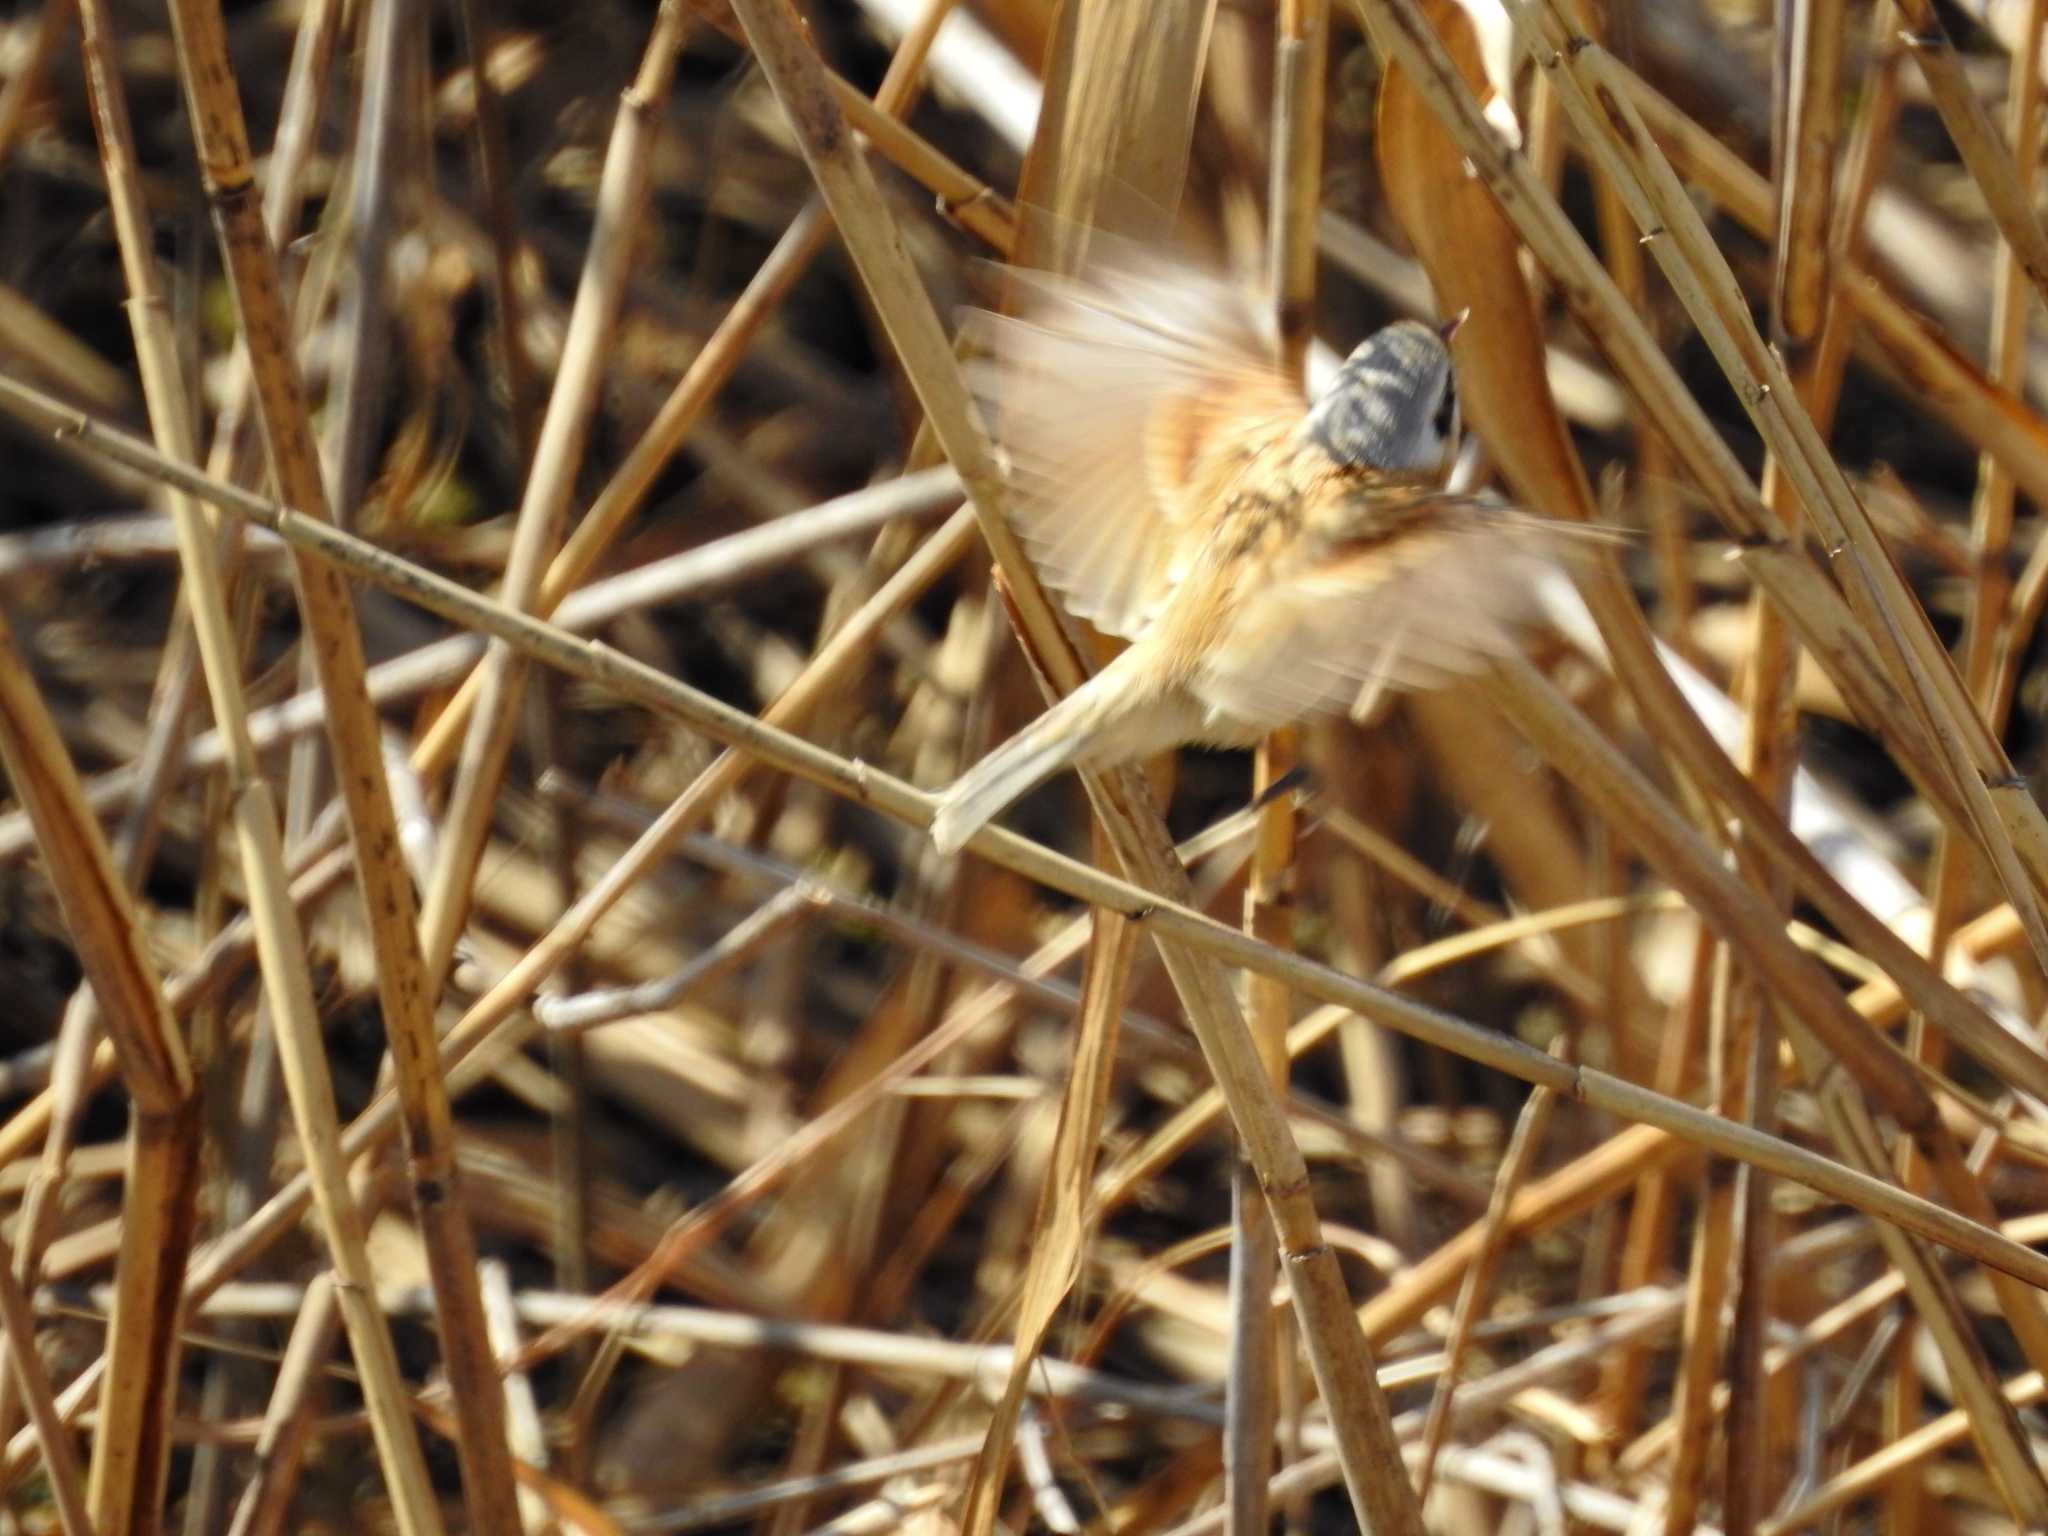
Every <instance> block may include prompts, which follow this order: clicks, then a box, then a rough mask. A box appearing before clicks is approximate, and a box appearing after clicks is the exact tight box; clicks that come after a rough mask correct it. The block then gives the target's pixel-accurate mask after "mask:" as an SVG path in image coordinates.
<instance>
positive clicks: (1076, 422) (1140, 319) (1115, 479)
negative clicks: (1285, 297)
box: [966, 262, 1306, 637]
mask: <svg viewBox="0 0 2048 1536" xmlns="http://www.w3.org/2000/svg"><path fill="white" fill-rule="evenodd" d="M1008 276H1009V278H1010V280H1011V282H1012V283H1013V285H1014V287H1013V290H1012V291H1013V293H1014V294H1016V295H1018V296H1019V313H1018V314H1017V315H1015V316H1014V317H1012V316H1003V315H995V314H990V313H987V312H983V311H976V312H974V313H973V314H971V315H970V316H969V318H968V320H967V323H966V329H967V332H968V341H969V347H970V353H971V354H972V353H979V354H980V355H979V357H978V359H977V360H976V361H974V362H972V363H971V364H970V372H969V378H970V382H971V383H972V385H973V387H974V389H975V391H976V393H977V395H979V396H980V397H981V398H982V400H983V401H984V402H985V404H986V405H987V407H988V409H989V412H990V416H991V418H992V420H993V423H994V426H995V431H996V437H997V440H998V441H999V442H1000V443H1001V445H1002V447H1003V449H1004V451H1005V453H1006V455H1007V457H1008V459H1009V463H1010V471H1011V482H1012V491H1013V504H1012V516H1013V519H1014V521H1015V524H1016V528H1017V533H1018V537H1019V538H1021V539H1022V540H1023V541H1024V544H1025V547H1026V548H1027V549H1028V550H1029V551H1030V552H1031V555H1032V558H1033V559H1034V560H1035V561H1036V562H1037V563H1038V565H1039V568H1040V571H1041V574H1042V575H1043V576H1044V578H1045V580H1046V583H1047V584H1048V585H1049V586H1051V587H1053V588H1054V590H1056V591H1057V592H1059V593H1060V594H1061V596H1062V597H1063V598H1064V599H1065V601H1066V604H1067V606H1068V607H1069V608H1070V609H1072V611H1073V612H1075V613H1076V614H1078V615H1080V616H1081V617H1082V618H1085V619H1087V620H1089V621H1090V622H1091V623H1093V624H1095V625H1096V626H1097V627H1098V628H1100V629H1103V630H1105V631H1107V632H1108V633H1111V634H1116V635H1123V636H1126V637H1135V636H1136V635H1137V634H1138V633H1140V632H1142V631H1143V629H1144V628H1145V627H1146V625H1147V624H1149V623H1150V622H1151V620H1152V619H1153V618H1154V617H1155V616H1156V615H1157V614H1158V612H1159V609H1160V607H1161V605H1163V604H1164V602H1165V601H1166V598H1167V596H1168V594H1169V593H1170V592H1171V591H1172V589H1173V585H1174V582H1175V581H1176V580H1177V578H1178V576H1179V571H1178V569H1177V568H1176V565H1175V549H1176V546H1177V545H1180V544H1182V543H1183V542H1184V541H1183V540H1180V539H1178V538H1177V537H1176V536H1175V535H1176V533H1177V531H1178V530H1180V529H1181V528H1183V527H1185V526H1186V524H1187V523H1188V522H1189V520H1190V519H1192V518H1194V517H1196V516H1198V515H1199V514H1200V513H1201V512H1202V510H1203V508H1202V506H1201V505H1200V503H1201V502H1202V501H1203V500H1204V498H1203V497H1202V496H1201V495H1200V494H1199V491H1198V487H1200V486H1201V485H1202V484H1203V483H1204V481H1205V479H1206V478H1207V475H1206V466H1207V465H1208V464H1209V462H1210V461H1211V460H1212V458H1213V455H1215V454H1216V453H1217V452H1219V451H1225V450H1226V449H1227V445H1229V444H1231V443H1236V442H1246V441H1255V440H1259V439H1260V438H1261V437H1262V436H1263V438H1265V439H1268V440H1270V438H1271V437H1273V436H1274V435H1276V434H1278V433H1281V432H1285V431H1288V430H1290V429H1292V428H1293V427H1294V426H1295V425H1297V424H1298V423H1299V421H1300V420H1301V417H1302V414H1303V412H1304V410H1305V409H1306V402H1305V400H1304V399H1303V397H1302V395H1301V393H1300V391H1299V390H1298V389H1297V388H1296V387H1295V386H1294V384H1293V383H1292V381H1291V380H1289V379H1288V378H1287V377H1286V376H1285V375H1284V374H1282V373H1281V372H1280V371H1279V369H1277V368H1276V367H1275V366H1274V365H1273V364H1272V363H1271V361H1270V360H1269V359H1268V357H1267V354H1266V350H1265V346H1264V343H1263V342H1262V340H1261V338H1260V335H1259V330H1258V325H1257V323H1256V320H1255V319H1254V317H1253V315H1252V313H1251V311H1250V309H1249V307H1248V306H1247V305H1246V304H1245V303H1244V302H1243V300H1242V299H1241V297H1240V296H1239V295H1238V294H1237V292H1236V291H1235V290H1234V289H1232V288H1230V287H1228V286H1227V285H1225V284H1223V283H1221V282H1217V281H1214V280H1212V279H1209V278H1206V277H1203V276H1201V275H1199V274H1196V273H1192V272H1190V271H1188V270H1187V269H1185V268H1183V267H1180V266H1177V265H1170V264H1166V263H1163V262H1162V263H1153V264H1150V265H1143V264H1140V265H1135V266H1130V267H1114V268H1102V269H1098V270H1096V271H1095V272H1093V273H1091V274H1090V275H1089V277H1088V278H1086V279H1084V280H1073V279H1067V278H1061V277H1057V276H1054V275H1052V274H1049V273H1044V272H1030V271H1023V270H1016V269H1012V270H1011V271H1010V272H1009V274H1008Z"/></svg>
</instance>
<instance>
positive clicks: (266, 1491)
mask: <svg viewBox="0 0 2048 1536" xmlns="http://www.w3.org/2000/svg"><path fill="white" fill-rule="evenodd" d="M337 1285H338V1281H337V1279H336V1276H335V1274H334V1272H333V1271H331V1270H330V1271H328V1272H327V1273H324V1274H319V1275H315V1276H314V1277H313V1279H312V1280H311V1282H310V1283H309V1284H308V1285H307V1286H306V1289H305V1293H304V1295H302V1296H301V1297H300V1298H299V1304H298V1309H297V1312H296V1314H295V1316H294V1317H293V1320H292V1331H291V1337H290V1339H289V1340H288V1341H287V1342H286V1344H285V1351H284V1358H283V1359H282V1360H280V1361H279V1362H278V1367H277V1382H276V1384H275V1386H274V1387H273V1388H272V1390H271V1394H270V1404H269V1406H268V1407H267V1408H266V1409H265V1410H264V1414H263V1428H262V1430H261V1432H260V1433H259V1434H258V1436H257V1440H256V1453H257V1460H256V1475H255V1476H254V1477H252V1478H251V1479H250V1480H249V1482H248V1484H247V1485H246V1486H245V1487H244V1488H243V1489H242V1497H241V1499H240V1501H239V1502H238V1503H237V1504H236V1505H235V1513H234V1516H233V1518H232V1520H230V1522H229V1524H228V1536H277V1532H278V1531H280V1530H282V1529H283V1527H284V1522H285V1518H286V1515H287V1513H288V1512H289V1510H290V1506H291V1497H292V1492H293V1490H294V1489H295V1488H296V1486H297V1484H298V1479H299V1471H300V1468H301V1467H302V1466H303V1464H304V1462H305V1456H306V1448H307V1445H308V1442H309V1440H310V1438H311V1434H312V1428H313V1424H312V1414H313V1406H314V1404H315V1403H316V1402H317V1401H318V1392H319V1388H320V1384H321V1376H322V1372H323V1370H324V1368H325V1365H326V1361H327V1358H328V1356H329V1355H330V1354H331V1353H332V1352H333V1350H334V1342H335V1336H336V1335H337V1334H338V1333H340V1331H341V1326H342V1309H341V1306H340V1300H339V1295H338V1292H337V1289H336V1287H337Z"/></svg>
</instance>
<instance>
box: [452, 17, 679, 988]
mask: <svg viewBox="0 0 2048 1536" xmlns="http://www.w3.org/2000/svg"><path fill="white" fill-rule="evenodd" d="M686 30H687V27H686V24H685V13H684V7H683V5H682V3H681V0H663V4H662V5H661V7H660V9H659V10H658V11H657V12H656V13H655V21H654V25H653V28H652V29H651V31H650V32H649V34H648V38H647V45H646V48H645V50H644V51H643V52H642V54H641V57H640V66H639V69H638V71H637V72H636V74H635V75H634V78H633V82H632V84H631V85H630V86H628V87H627V88H626V89H625V90H624V91H623V92H621V93H620V96H619V109H618V115H617V116H616V117H615V118H614V119H613V120H612V134H611V141H610V143H609V145H608V146H607V148H606V151H605V157H604V174H603V180H602V181H601V183H600V185H599V188H598V194H597V212H596V217H595V220H594V222H593V223H592V226H591V235H590V249H589V252H588V254H587V255H586V257H585V260H584V265H583V271H582V275H581V276H580V278H579V279H578V281H577V285H576V299H575V303H574V305H573V306H572V308H571V310H570V313H569V327H568V333H567V335H566V336H565V337H564V338H563V341H562V360H561V365H560V367H559V368H558V369H557V371H556V374H555V384H554V389H553V391H552V392H551V393H550V394H549V396H548V404H547V412H546V415H545V416H544V417H543V418H542V421H541V426H540V435H539V437H538V438H537V439H536V441H535V443H534V449H533V467H532V469H531V471H530V472H529V473H528V475H527V477H526V489H525V492H524V494H523V495H522V497H521V498H520V503H519V510H518V513H517V514H516V516H515V518H514V521H513V532H512V550H511V553H510V555H509V556H508V557H507V559H506V563H505V579H504V587H503V590H504V595H505V600H506V601H507V602H508V603H510V604H512V605H513V606H514V607H517V608H527V609H532V608H535V607H536V599H537V595H538V592H539V589H540V581H541V574H542V572H543V570H544V569H545V567H546V563H547V561H548V559H549V558H550V557H551V556H552V555H553V553H554V551H555V549H556V547H557V546H558V545H559V544H560V543H561V538H562V523H563V520H564V518H565V517H566V515H567V513H568V508H569V498H570V496H571V494H572V493H573V492H574V490H575V482H576V474H577V471H578V470H579V469H580V468H581V466H582V462H583V448H584V444H585V442H586V440H587V439H588V436H589V432H590V424H591V419H592V417H593V415H594V414H595V412H596V409H597V403H598V390H599V386H600V385H601V383H602V382H603V378H604V372H605V366H606V363H607V362H608V361H609V356H610V345H611V340H612V336H613V332H614V330H615V328H616V326H617V324H618V318H619V312H620V309H621V307H622V305H623V303H624V299H625V282H626V274H627V272H628V270H629V268H630V266H631V264H632V261H633V257H634V253H635V250H636V249H637V247H638V243H639V235H640V221H641V218H642V216H643V215H644V213H645V211H646V204H647V183H648V174H649V166H650V163H651V160H652V157H653V152H654V141H655V137H656V133H657V128H658V125H659V123H660V121H661V116H662V111H663V108H664V107H665V105H666V103H667V101H668V94H669V88H670V86H671V84H672V83H673V81H674V78H675V61H676V54H677V51H678V50H679V49H680V48H681V47H682V42H683V37H684V35H685V32H686ZM481 678H482V681H481V683H480V684H479V693H478V698H477V705H476V709H475V711H474V713H473V714H472V715H471V717H470V720H469V728H468V733H467V734H466V735H465V736H464V738H463V743H462V753H461V757H460V759H459V760H458V761H457V763H456V768H455V782H454V784H453V786H452V787H451V789H450V790H449V794H448V805H447V809H446V811H445V812H444V814H443V816H442V818H441V837H440V846H439V850H438V853H437V856H436V859H435V863H434V873H433V878H432V879H431V880H430V881H429V882H428V885H427V888H426V894H425V896H424V897H423V898H422V900H421V903H420V937H419V944H420V948H421V950H422V952H423V953H424V955H425V965H426V974H427V976H428V977H429V978H431V979H432V985H433V986H434V987H435V988H436V989H438V986H439V984H440V981H441V979H442V978H443V977H445V976H446V974H447V971H448V966H449V963H450V961H451V960H452V959H453V957H454V954H455V944H456V940H457V938H458V937H459V936H460V934H461V932H462V927H463V923H464V921H465V920H466V919H467V917H468V915H469V905H470V900H471V888H472V886H473V885H474V883H475V880H476V872H477V865H478V862H479V861H480V860H481V859H482V858H483V849H484V840H485V838H486V837H487V836H488V835H489V833H490V826H491V818H492V813H493V811H494V810H495V809H496V806H497V801H498V792H499V787H500V784H501V781H502V779H503V776H504V771H505V759H506V757H507V755H508V754H509V753H510V752H511V750H512V735H513V732H514V730H515V729H516V728H517V726H518V721H519V706H520V700H521V699H522V697H523V696H524V694H525V688H526V676H525V665H524V663H523V662H522V661H521V660H520V659H519V658H518V657H517V656H516V655H514V654H513V653H512V652H511V651H509V650H507V649H506V648H505V647H503V646H493V647H491V649H490V650H489V651H488V652H487V653H486V655H485V657H484V661H483V665H482V670H481Z"/></svg>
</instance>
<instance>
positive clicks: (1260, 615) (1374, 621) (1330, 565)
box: [1194, 497, 1597, 731]
mask: <svg viewBox="0 0 2048 1536" xmlns="http://www.w3.org/2000/svg"><path fill="white" fill-rule="evenodd" d="M1444 502H1445V505H1444V506H1443V507H1442V508H1441V509H1440V510H1439V511H1438V513H1437V514H1436V516H1435V518H1434V519H1433V522H1434V526H1431V527H1427V528H1421V527H1413V526H1411V527H1409V528H1408V529H1406V530H1404V531H1403V532H1402V533H1401V534H1400V536H1399V537H1397V538H1393V539H1388V540H1384V541H1377V542H1374V543H1370V544H1365V545H1363V546H1358V545H1353V546H1340V547H1338V548H1337V549H1334V550H1332V551H1330V552H1329V554H1328V556H1327V557H1326V558H1324V559H1322V560H1319V561H1318V562H1316V563H1315V564H1314V565H1312V566H1310V567H1308V568H1306V569H1303V570H1301V571H1298V572H1296V573H1294V574H1293V575H1291V576H1288V577H1286V578H1284V579H1282V580H1280V581H1277V582H1275V583H1274V584H1273V585H1272V586H1271V587H1270V588H1269V589H1267V590H1265V591H1262V592H1257V593H1254V594H1251V595H1250V596H1249V597H1247V598H1246V600H1245V602H1244V603H1243V605H1242V606H1241V608H1240V609H1239V611H1238V613H1237V615H1236V618H1235V621H1234V622H1233V624H1232V626H1231V628H1230V631H1229V634H1228V635H1227V637H1226V638H1225V639H1224V641H1223V643H1222V644H1220V645H1218V646H1216V647H1215V648H1214V650H1213V651H1212V652H1211V654H1210V655H1209V656H1208V658H1207V659H1206V664H1205V666H1204V668H1203V669H1202V671H1201V673H1200V674H1199V676H1198V677H1197V679H1196V682H1195V685H1194V688H1195V693H1196V695H1197V697H1198V698H1199V699H1200V701H1201V703H1202V704H1203V705H1204V706H1205V707H1206V708H1207V709H1208V710H1209V711H1211V713H1212V714H1213V715H1218V716H1225V717H1228V718H1229V719H1231V720H1234V721H1241V722H1243V723H1244V724H1245V725H1246V726H1248V727H1250V728H1252V729H1256V730H1261V731H1263V730H1270V729H1272V728H1273V727H1275V726H1278V725H1282V724H1285V723H1287V722H1289V721H1293V720H1299V719H1302V718H1304V717H1306V716H1310V715H1315V714H1323V713H1330V712H1334V711H1337V710H1340V709H1341V710H1347V711H1349V712H1350V713H1352V714H1353V715H1354V716H1358V717H1362V716H1363V715H1364V714H1365V713H1366V712H1367V711H1368V710H1369V709H1370V708H1371V706H1372V704H1373V703H1374V702H1375V701H1376V700H1377V699H1378V698H1379V697H1380V696H1381V695H1382V694H1384V693H1387V692H1390V691H1400V692H1411V691H1417V690H1425V689H1432V688H1440V687H1442V686H1444V685H1445V684H1447V683H1450V682H1452V681H1454V680H1456V679H1457V678H1460V677H1467V676H1470V675H1472V674H1473V673H1476V672H1479V671H1481V670H1483V669H1484V668H1485V667H1487V666H1488V665H1489V664H1490V663H1491V662H1492V661H1493V660H1494V659H1496V658H1498V657H1499V656H1501V655H1503V654H1505V653H1506V652H1507V651H1508V650H1509V649H1511V648H1512V647H1513V646H1514V645H1516V644H1517V643H1518V638H1517V632H1518V630H1519V628H1520V627H1521V625H1523V624H1524V623H1525V622H1526V621H1527V620H1529V619H1530V618H1532V617H1534V610H1535V606H1536V591H1537V585H1538V582H1539V581H1540V580H1541V578H1542V576H1543V573H1544V572H1545V571H1546V570H1548V569H1551V568H1553V567H1555V566H1557V565H1558V564H1559V563H1560V561H1561V560H1562V559H1564V558H1565V557H1567V556H1568V555H1569V553H1570V547H1571V543H1572V542H1573V540H1572V535H1573V534H1574V533H1576V532H1579V531H1580V530H1574V529H1570V528H1565V527H1562V526H1560V525H1557V524H1553V523H1550V522H1547V521H1544V520H1541V519H1537V518H1532V517H1527V516H1524V515H1521V514H1518V513H1514V512H1511V511H1508V510H1507V509H1505V508H1502V507H1497V506H1479V505H1473V504H1471V503H1470V502H1468V501H1465V500H1463V499H1460V498H1450V497H1446V498H1444ZM1596 536H1597V535H1596Z"/></svg>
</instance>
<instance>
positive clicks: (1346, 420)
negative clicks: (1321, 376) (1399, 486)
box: [1307, 316, 1463, 475]
mask: <svg viewBox="0 0 2048 1536" xmlns="http://www.w3.org/2000/svg"><path fill="white" fill-rule="evenodd" d="M1460 318H1461V319H1462V318H1463V317H1462V316H1461V317H1460ZM1456 328H1457V322H1456V321H1453V322H1452V323H1451V324H1450V325H1449V326H1446V327H1444V328H1443V329H1441V330H1438V329H1436V328H1434V327H1431V326H1427V325H1424V324H1422V323H1421V322H1420V321H1418V320H1401V321H1397V322H1396V323H1394V324H1393V325H1390V326H1387V327H1386V328H1384V329H1383V330H1378V331H1375V332H1373V334H1372V335H1370V336H1368V337H1366V339H1365V340H1364V341H1362V342H1360V343H1359V344H1358V346H1357V348H1356V349H1355V350H1353V352H1352V354H1351V355H1350V356H1349V357H1347V358H1346V359H1345V360H1344V365H1343V367H1341V368H1339V369H1338V370H1337V375H1336V377H1335V378H1333V379H1331V381H1330V384H1329V387H1328V388H1327V389H1325V390H1324V391H1323V392H1322V393H1321V394H1320V395H1318V396H1317V397H1316V400H1315V403H1314V404H1313V405H1311V406H1310V407H1309V413H1308V428H1307V430H1308V434H1309V437H1310V438H1311V439H1312V440H1313V441H1314V442H1315V443H1316V444H1317V445H1318V446H1320V447H1321V448H1322V450H1323V451H1324V452H1325V453H1327V454H1329V456H1330V457H1331V458H1332V459H1334V460H1336V461H1337V462H1338V463H1339V464H1343V465H1346V466H1347V467H1349V468H1352V469H1361V470H1379V471H1381V472H1382V473H1386V474H1399V475H1435V474H1440V473H1442V472H1443V470H1444V469H1445V468H1446V467H1447V466H1448V465H1449V464H1450V461H1451V458H1452V456H1453V454H1454V453H1455V452H1456V450H1457V442H1458V390H1457V382H1456V380H1455V378H1454V377H1453V376H1452V373H1451V349H1450V347H1449V345H1448V341H1449V337H1450V334H1451V332H1452V331H1454V330H1455V329H1456Z"/></svg>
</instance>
